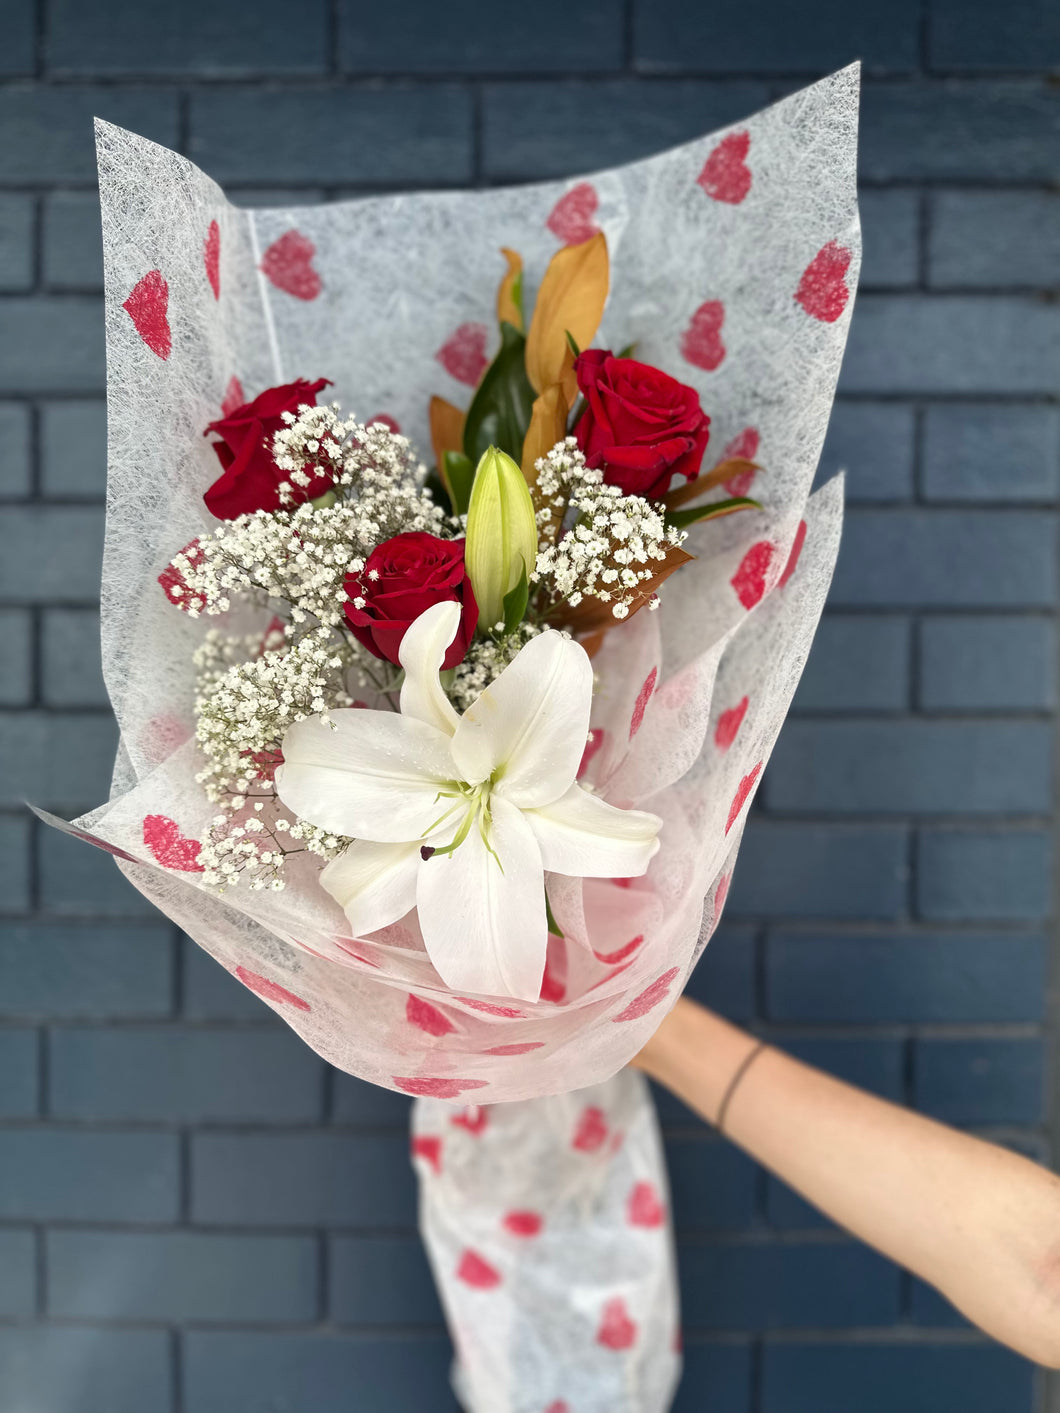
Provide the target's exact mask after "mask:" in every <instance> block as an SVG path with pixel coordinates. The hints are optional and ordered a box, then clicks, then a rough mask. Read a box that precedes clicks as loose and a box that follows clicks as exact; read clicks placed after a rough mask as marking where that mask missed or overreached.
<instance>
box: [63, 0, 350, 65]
mask: <svg viewBox="0 0 1060 1413" xmlns="http://www.w3.org/2000/svg"><path fill="white" fill-rule="evenodd" d="M50 4H51V16H50V26H49V31H48V43H47V48H46V51H45V65H46V67H47V69H48V70H50V71H51V72H52V73H57V74H133V75H140V74H183V73H190V74H191V75H193V76H194V77H195V78H212V77H214V76H220V77H228V76H233V75H239V76H243V75H247V76H250V75H255V76H256V75H258V74H282V73H297V74H306V73H324V72H325V71H326V69H327V66H328V63H327V51H328V40H327V6H326V3H325V0H300V3H299V5H298V13H297V15H296V16H295V15H292V13H291V9H290V7H289V6H288V5H286V4H285V3H284V0H259V3H257V4H256V5H255V6H254V10H253V14H252V15H249V14H246V13H245V12H241V11H239V10H238V9H237V8H235V7H232V6H225V5H219V4H217V3H216V0H181V3H180V4H179V5H171V6H166V7H164V8H163V9H160V10H158V11H153V10H150V9H147V8H145V7H144V6H143V5H141V4H139V3H138V0H108V5H107V12H106V16H107V19H106V23H105V24H101V23H100V15H99V12H98V11H97V10H94V9H93V8H91V7H87V8H86V7H85V6H83V5H79V4H78V3H77V0H50Z"/></svg>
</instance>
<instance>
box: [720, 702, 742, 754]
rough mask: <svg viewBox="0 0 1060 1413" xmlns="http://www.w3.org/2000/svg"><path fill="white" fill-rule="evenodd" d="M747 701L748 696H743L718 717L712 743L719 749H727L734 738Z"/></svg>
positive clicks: (740, 724) (740, 723)
mask: <svg viewBox="0 0 1060 1413" xmlns="http://www.w3.org/2000/svg"><path fill="white" fill-rule="evenodd" d="M749 702H750V698H748V697H744V698H743V699H742V700H741V701H738V702H737V703H736V705H735V706H733V707H729V709H728V711H723V712H722V714H721V715H720V716H719V717H718V724H717V726H716V727H715V728H714V744H715V745H716V746H717V748H718V750H719V751H727V750H728V749H729V747H730V746H731V745H732V743H733V741H735V740H736V734H737V732H738V731H739V729H740V727H741V726H742V725H743V719H744V717H745V716H746V714H747V707H748V705H749Z"/></svg>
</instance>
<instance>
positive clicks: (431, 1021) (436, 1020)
mask: <svg viewBox="0 0 1060 1413" xmlns="http://www.w3.org/2000/svg"><path fill="white" fill-rule="evenodd" d="M405 1019H406V1020H407V1021H408V1023H409V1025H414V1026H416V1028H417V1029H418V1030H423V1031H426V1033H427V1034H428V1035H439V1036H440V1035H448V1034H449V1033H450V1031H454V1030H456V1026H455V1025H454V1024H453V1022H452V1021H451V1020H450V1019H449V1017H448V1016H446V1015H443V1014H442V1012H441V1011H440V1010H439V1009H438V1007H437V1006H432V1005H431V1003H430V1002H429V1001H425V1000H424V999H423V997H422V996H414V995H413V994H412V992H411V991H410V992H409V996H408V1000H407V1001H406V1002H405Z"/></svg>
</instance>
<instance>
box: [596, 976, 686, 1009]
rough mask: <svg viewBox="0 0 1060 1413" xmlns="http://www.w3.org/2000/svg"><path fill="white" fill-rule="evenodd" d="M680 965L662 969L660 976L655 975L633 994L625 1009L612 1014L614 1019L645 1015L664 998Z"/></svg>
mask: <svg viewBox="0 0 1060 1413" xmlns="http://www.w3.org/2000/svg"><path fill="white" fill-rule="evenodd" d="M680 970H681V969H680V967H671V968H670V970H669V971H664V972H663V974H662V976H659V977H656V979H655V980H654V981H653V982H652V984H651V985H650V986H648V987H646V988H645V990H643V991H642V992H641V993H640V995H639V996H635V997H634V998H633V1000H632V1001H630V1003H629V1005H628V1006H627V1007H626V1008H625V1010H622V1011H619V1013H618V1015H617V1016H612V1017H611V1019H612V1020H614V1021H632V1020H640V1018H641V1016H646V1015H647V1014H648V1012H649V1011H651V1010H654V1008H655V1007H656V1006H657V1005H658V1004H659V1002H660V1001H662V1000H664V999H665V997H666V996H667V995H668V994H669V991H670V987H671V986H672V985H673V984H674V982H675V981H676V980H677V977H678V975H679V974H680Z"/></svg>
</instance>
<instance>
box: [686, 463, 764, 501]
mask: <svg viewBox="0 0 1060 1413" xmlns="http://www.w3.org/2000/svg"><path fill="white" fill-rule="evenodd" d="M761 469H762V468H761V467H760V466H759V464H758V462H757V461H747V460H745V458H744V457H742V456H731V457H730V458H729V460H728V461H719V462H718V464H717V466H715V467H714V469H713V470H712V471H707V472H705V474H704V475H702V476H697V477H696V479H695V480H694V481H686V482H685V484H684V485H683V486H677V487H676V489H674V490H672V491H668V492H667V493H666V495H664V496H663V505H665V506H666V509H667V510H676V509H677V508H678V506H680V505H685V504H687V502H688V501H690V500H695V498H696V497H697V496H701V495H705V494H706V493H707V491H712V490H713V489H714V487H715V486H720V485H721V484H722V482H723V481H730V480H731V479H732V478H733V476H739V475H741V474H742V473H743V472H745V471H761Z"/></svg>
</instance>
